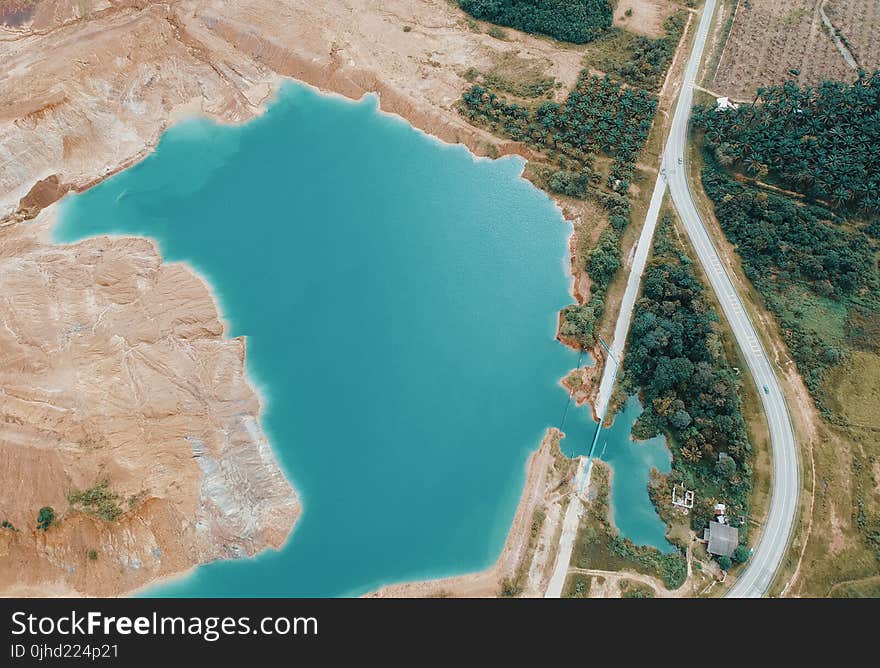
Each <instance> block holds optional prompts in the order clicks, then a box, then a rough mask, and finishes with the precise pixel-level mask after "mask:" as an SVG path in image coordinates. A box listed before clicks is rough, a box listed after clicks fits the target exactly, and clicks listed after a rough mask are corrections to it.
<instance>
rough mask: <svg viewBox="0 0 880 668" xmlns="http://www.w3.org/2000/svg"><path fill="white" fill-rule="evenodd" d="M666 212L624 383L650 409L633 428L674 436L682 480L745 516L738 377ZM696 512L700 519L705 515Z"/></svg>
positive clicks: (745, 447) (747, 450)
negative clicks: (676, 244) (673, 243)
mask: <svg viewBox="0 0 880 668" xmlns="http://www.w3.org/2000/svg"><path fill="white" fill-rule="evenodd" d="M671 226H672V222H671V220H670V219H669V218H668V217H664V220H663V222H662V223H661V228H660V229H659V230H658V243H657V245H656V246H655V250H654V256H653V259H652V261H651V263H650V264H649V265H648V268H647V270H646V272H645V277H644V281H643V288H642V295H641V297H640V299H639V301H638V302H637V304H636V310H635V314H634V317H633V323H632V330H631V333H630V339H629V346H628V349H627V354H626V357H625V358H624V383H625V386H626V387H627V388H628V389H630V390H636V389H638V390H639V391H640V393H641V397H642V401H643V403H644V406H645V410H644V412H643V413H642V415H641V416H640V417H639V419H638V421H637V422H636V424H635V426H634V427H633V433H634V434H635V435H636V436H637V437H639V438H648V437H650V436H653V435H656V434H658V433H667V434H669V435H670V436H671V437H672V443H671V445H672V446H673V447H672V450H673V455H674V458H673V461H674V463H673V473H674V475H675V476H676V481H677V482H681V483H683V484H685V485H686V486H687V488H688V489H694V490H698V495H699V496H700V497H701V498H702V499H704V500H706V499H711V498H716V499H724V500H726V502H727V503H728V504H729V505H731V506H732V513H734V514H743V515H745V514H746V511H747V508H748V495H749V490H750V485H751V481H750V474H749V464H748V462H749V459H750V457H751V446H750V445H749V441H748V437H747V435H746V425H745V420H744V419H743V417H742V413H741V400H740V395H739V385H738V382H737V378H736V375H735V373H734V371H733V369H732V368H731V366H730V364H729V363H728V362H727V359H726V358H725V356H724V351H723V347H722V345H721V341H720V339H719V336H718V333H717V331H716V330H717V322H718V315H717V314H716V312H715V310H714V308H713V307H712V306H711V304H710V303H709V301H708V299H707V297H706V289H705V287H704V286H703V284H702V283H701V282H700V280H699V279H698V278H697V276H696V275H695V273H694V271H693V269H692V267H691V260H690V258H688V257H687V256H686V255H684V254H682V253H680V252H676V251H675V250H674V249H672V247H671V245H670V242H669V239H668V235H669V234H670V232H671ZM698 515H699V514H697V515H695V517H697V518H698V519H697V521H698V522H700V521H702V518H700V517H698Z"/></svg>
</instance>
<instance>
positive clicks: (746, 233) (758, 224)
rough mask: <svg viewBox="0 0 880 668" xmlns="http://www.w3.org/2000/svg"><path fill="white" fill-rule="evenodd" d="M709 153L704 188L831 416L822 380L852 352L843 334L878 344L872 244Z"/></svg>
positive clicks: (829, 216) (816, 396)
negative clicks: (742, 177)
mask: <svg viewBox="0 0 880 668" xmlns="http://www.w3.org/2000/svg"><path fill="white" fill-rule="evenodd" d="M704 153H705V156H704V157H705V166H704V168H703V173H702V179H703V186H704V188H705V190H706V193H707V194H708V195H709V197H710V198H711V199H712V200H713V202H714V203H715V214H716V216H717V217H718V220H719V222H720V224H721V227H722V229H723V230H724V233H725V234H726V236H727V238H728V239H730V241H732V242H733V243H734V244H736V246H737V251H738V252H739V254H740V256H741V258H742V262H743V270H744V273H745V274H746V276H747V277H748V278H749V279H750V280H751V281H752V283H753V284H754V285H755V287H756V288H757V289H758V291H759V292H760V293H761V295H762V297H763V298H764V301H765V304H766V305H767V307H768V308H769V309H770V311H771V312H772V313H773V314H774V315H775V316H776V317H777V318H778V319H779V322H780V324H781V325H782V331H783V334H784V336H785V337H786V339H787V344H788V346H789V349H790V350H791V353H792V356H793V357H794V359H795V362H796V363H797V365H798V369H799V371H800V373H801V375H802V376H803V378H804V382H805V384H806V385H807V388H808V389H809V390H810V392H811V393H812V395H813V397H814V399H815V400H816V402H817V404H818V406H819V408H820V409H821V410H822V411H823V412H824V413H825V414H826V415H830V412H829V411H830V409H829V407H828V405H827V402H826V398H825V395H824V390H823V387H822V380H823V374H824V372H825V370H826V369H827V368H829V367H832V366H834V365H836V364H838V362H839V361H840V359H841V357H842V356H844V355H845V354H846V352H847V350H846V349H845V345H846V342H845V340H844V334H845V332H844V331H843V330H844V329H847V330H849V333H850V334H851V337H852V339H853V340H854V341H856V342H857V343H858V345H860V346H862V347H870V346H871V345H876V344H877V341H876V340H875V341H873V342H872V341H870V339H871V338H874V339H876V332H874V333H872V332H871V330H870V323H871V322H872V321H875V320H876V313H877V309H878V306H880V298H878V290H877V287H878V285H877V284H878V277H877V268H876V261H875V251H874V249H873V248H872V244H871V241H870V240H869V239H868V237H867V236H866V235H865V234H863V233H862V232H861V231H860V230H859V229H858V228H857V227H855V226H852V225H849V224H843V223H841V222H839V219H837V217H836V216H835V215H834V214H833V213H832V212H831V211H829V210H827V209H824V208H822V207H820V206H817V205H812V204H801V203H797V202H795V201H793V200H792V199H790V198H789V197H787V196H785V195H781V194H775V193H772V192H766V191H764V190H760V189H758V188H755V187H752V186H749V185H746V184H743V183H740V182H738V181H736V180H734V179H732V178H730V177H729V176H728V175H727V174H726V173H725V171H724V170H723V168H722V166H721V164H720V163H719V161H718V159H717V157H716V156H715V154H714V152H713V151H711V149H710V150H706V151H704ZM835 221H838V222H835ZM835 311H842V312H843V315H842V316H841V317H840V321H841V324H839V325H835V324H834V323H833V322H832V321H831V320H832V319H831V317H830V316H829V315H828V314H829V313H833V312H835ZM844 323H846V324H844ZM862 339H866V340H862Z"/></svg>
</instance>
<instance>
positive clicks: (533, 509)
mask: <svg viewBox="0 0 880 668" xmlns="http://www.w3.org/2000/svg"><path fill="white" fill-rule="evenodd" d="M560 437H561V433H560V432H559V431H558V430H557V429H549V430H548V431H547V434H546V435H545V436H544V438H543V439H542V441H541V445H540V447H539V448H538V449H537V450H536V451H535V452H533V453H532V454H531V455H530V456H529V460H528V463H527V469H526V471H527V473H526V482H525V486H524V488H523V493H522V496H521V497H520V501H519V505H518V506H517V509H516V515H515V516H514V519H513V523H512V524H511V527H510V531H509V532H508V534H507V540H506V541H505V543H504V548H503V549H502V550H501V555H500V556H499V557H498V560H497V561H496V562H495V563H494V564H493V565H492V566H491V567H489V568H487V569H486V570H484V571H479V572H476V573H468V574H466V575H459V576H455V577H449V578H441V579H437V580H426V581H421V582H406V583H402V584H394V585H388V586H385V587H382V588H381V589H379V590H377V591H375V592H372V593H370V594H368V595H367V596H368V597H376V598H430V597H452V598H462V597H464V598H484V597H495V596H500V595H502V587H503V582H504V581H505V580H508V581H510V582H514V581H516V580H517V579H519V580H520V581H521V583H522V585H521V586H522V589H523V595H526V596H542V595H543V584H544V580H545V579H546V577H549V573H537V574H534V573H529V572H527V570H526V569H528V567H529V564H530V563H531V561H532V558H533V557H534V556H535V553H536V552H539V551H540V550H541V549H542V547H543V548H544V549H545V550H546V549H547V548H548V547H549V546H551V545H552V540H553V538H555V536H556V533H557V528H558V527H557V524H558V521H557V520H556V518H555V517H554V513H552V512H550V509H549V506H550V505H552V504H553V503H556V504H557V505H559V502H560V500H561V496H562V495H561V494H559V492H560V491H561V490H564V489H567V488H568V481H569V480H570V477H571V475H570V473H571V466H570V465H571V464H572V462H571V460H568V459H567V458H566V457H565V455H563V454H562V452H561V451H560V450H559V441H560ZM554 493H556V494H557V495H558V496H559V498H555V499H554ZM537 512H541V513H544V514H545V518H544V521H543V523H542V524H541V527H540V530H539V531H537V532H534V531H533V526H534V525H535V519H536V513H537ZM555 515H557V516H559V517H561V512H558V509H557V512H556V513H555ZM546 561H548V562H549V561H550V560H546Z"/></svg>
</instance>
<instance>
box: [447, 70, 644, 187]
mask: <svg viewBox="0 0 880 668" xmlns="http://www.w3.org/2000/svg"><path fill="white" fill-rule="evenodd" d="M462 102H463V112H464V113H465V114H466V115H467V117H468V118H469V119H470V120H471V121H472V122H481V123H483V124H486V125H488V126H489V127H491V128H492V129H493V130H496V131H500V132H502V133H504V134H506V135H507V136H509V137H510V138H512V139H515V140H517V141H524V142H526V143H529V144H533V145H536V146H539V147H542V148H549V149H551V150H554V151H560V152H562V153H564V154H566V155H568V156H569V157H571V158H573V159H574V160H576V161H577V162H579V163H581V164H582V165H583V166H584V167H589V166H590V165H591V164H592V156H593V155H594V154H596V153H599V152H602V153H604V154H606V155H608V156H610V157H612V158H614V164H613V165H612V168H611V173H610V174H609V175H608V180H609V185H610V186H611V187H612V188H614V190H617V191H620V192H626V190H627V188H628V187H629V182H630V181H631V179H632V176H633V172H634V170H635V160H636V156H637V155H638V153H639V151H641V149H642V147H643V146H644V144H645V141H646V140H647V138H648V133H649V132H650V131H651V123H652V121H653V118H654V112H655V111H656V110H657V100H656V99H655V98H654V97H653V96H651V95H649V94H648V93H646V92H645V91H643V90H635V89H632V88H627V87H624V86H622V85H621V84H619V83H616V82H614V81H613V80H612V79H611V78H609V77H608V76H605V77H602V78H600V77H597V76H596V75H590V74H588V73H587V72H582V73H581V75H580V77H579V78H578V81H577V84H576V85H575V87H574V88H573V89H572V91H571V92H570V93H569V95H568V98H567V99H566V101H565V103H564V104H561V105H560V104H559V103H557V102H551V101H546V102H543V103H542V104H540V105H539V106H538V107H537V108H535V109H534V110H531V109H529V108H528V107H526V106H524V105H520V104H517V103H516V102H508V101H507V100H505V99H504V98H501V97H499V96H498V95H497V94H496V93H494V92H493V91H491V90H489V89H487V88H485V87H484V86H480V85H474V86H471V88H470V89H469V90H467V91H466V92H465V93H464V95H463V96H462Z"/></svg>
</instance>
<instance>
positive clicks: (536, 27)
mask: <svg viewBox="0 0 880 668" xmlns="http://www.w3.org/2000/svg"><path fill="white" fill-rule="evenodd" d="M458 4H459V6H460V7H461V8H462V9H463V10H464V11H466V12H467V13H468V14H470V15H471V16H473V17H475V18H478V19H482V20H484V21H491V22H492V23H497V24H499V25H504V26H509V27H511V28H516V29H517V30H523V31H525V32H530V33H540V34H542V35H549V36H550V37H555V38H556V39H558V40H561V41H563V42H574V43H575V44H584V43H586V42H589V41H591V40H593V39H596V37H598V36H599V35H601V34H602V33H603V32H604V31H605V30H608V28H610V27H611V18H612V9H611V4H610V3H609V2H608V0H458Z"/></svg>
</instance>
